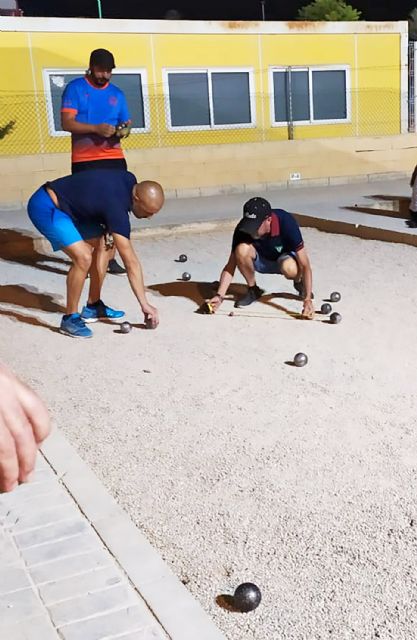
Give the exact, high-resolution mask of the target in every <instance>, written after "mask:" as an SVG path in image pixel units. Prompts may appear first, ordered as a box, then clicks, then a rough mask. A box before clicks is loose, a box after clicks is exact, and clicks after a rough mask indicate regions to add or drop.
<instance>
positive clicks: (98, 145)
mask: <svg viewBox="0 0 417 640" xmlns="http://www.w3.org/2000/svg"><path fill="white" fill-rule="evenodd" d="M115 66H116V63H115V61H114V57H113V54H112V53H111V52H110V51H107V49H95V50H94V51H92V53H91V55H90V63H89V67H88V70H87V73H86V75H85V76H84V77H83V78H76V79H75V80H72V81H71V82H69V83H68V85H67V86H66V88H65V91H64V93H63V96H62V104H61V120H62V128H63V129H64V131H69V132H70V133H71V162H72V165H71V169H72V173H78V172H80V171H86V170H89V169H125V170H127V164H126V160H125V158H124V155H123V150H122V147H121V144H120V140H121V138H123V137H127V136H128V135H129V133H130V122H131V121H130V114H129V109H128V106H127V101H126V97H125V95H124V93H123V91H122V90H121V89H119V88H118V87H116V86H115V85H114V84H112V83H111V82H110V78H111V75H112V71H113V69H114V67H115ZM114 253H115V251H114V250H112V251H111V253H108V254H107V255H108V257H109V258H110V260H109V267H108V270H109V272H110V273H114V274H116V275H118V274H124V273H126V271H125V269H123V268H122V267H120V266H119V265H118V264H117V262H116V260H115V259H114Z"/></svg>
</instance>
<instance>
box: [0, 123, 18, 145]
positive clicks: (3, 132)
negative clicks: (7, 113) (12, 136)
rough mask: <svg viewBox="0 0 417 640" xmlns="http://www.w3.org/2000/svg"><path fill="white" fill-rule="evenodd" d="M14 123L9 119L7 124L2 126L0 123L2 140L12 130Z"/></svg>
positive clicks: (0, 138)
mask: <svg viewBox="0 0 417 640" xmlns="http://www.w3.org/2000/svg"><path fill="white" fill-rule="evenodd" d="M14 125H15V122H14V120H10V122H8V123H7V124H4V125H3V126H1V125H0V140H2V139H3V138H5V137H6V136H7V135H8V134H9V133H11V131H12V130H13V127H14Z"/></svg>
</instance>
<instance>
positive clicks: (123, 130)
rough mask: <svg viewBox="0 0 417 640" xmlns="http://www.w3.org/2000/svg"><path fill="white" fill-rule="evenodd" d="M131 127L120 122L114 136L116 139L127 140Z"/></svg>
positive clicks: (126, 123)
mask: <svg viewBox="0 0 417 640" xmlns="http://www.w3.org/2000/svg"><path fill="white" fill-rule="evenodd" d="M131 128H132V126H131V125H130V124H129V123H128V122H122V123H121V124H118V125H117V127H116V136H117V137H118V138H127V137H128V136H129V135H130V130H131Z"/></svg>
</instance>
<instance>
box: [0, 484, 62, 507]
mask: <svg viewBox="0 0 417 640" xmlns="http://www.w3.org/2000/svg"><path fill="white" fill-rule="evenodd" d="M55 491H56V480H55V478H51V479H49V480H47V481H45V482H37V483H35V484H32V483H31V482H28V483H25V484H21V485H20V486H19V487H17V488H16V489H15V490H14V491H10V492H9V493H3V494H2V495H1V498H0V500H1V502H2V503H3V504H5V505H6V506H7V505H8V506H14V505H17V504H21V503H22V502H28V501H30V500H33V499H34V498H35V497H37V496H42V495H48V494H49V493H54V492H55Z"/></svg>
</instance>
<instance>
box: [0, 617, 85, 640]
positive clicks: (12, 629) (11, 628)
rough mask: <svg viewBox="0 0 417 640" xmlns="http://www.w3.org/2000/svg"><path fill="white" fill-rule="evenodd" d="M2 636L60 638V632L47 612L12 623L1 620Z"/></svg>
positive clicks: (7, 638)
mask: <svg viewBox="0 0 417 640" xmlns="http://www.w3.org/2000/svg"><path fill="white" fill-rule="evenodd" d="M0 638H1V639H2V640H60V638H59V635H58V632H57V631H56V629H54V627H53V626H52V623H51V621H50V620H49V617H47V616H46V615H45V614H44V615H42V616H38V617H36V618H28V619H27V620H20V621H19V622H17V623H16V624H12V625H9V624H7V625H6V624H3V622H2V621H1V620H0ZM84 640H86V639H85V638H84Z"/></svg>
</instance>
